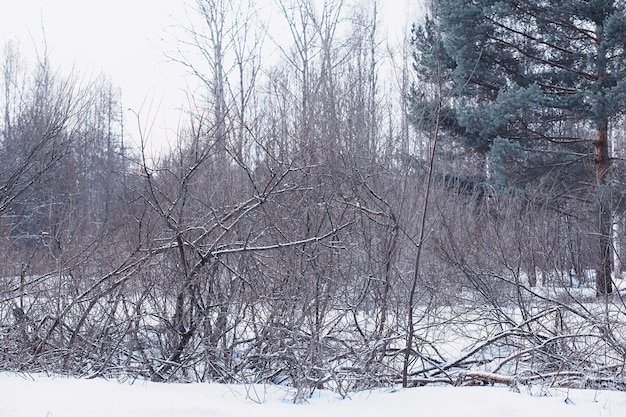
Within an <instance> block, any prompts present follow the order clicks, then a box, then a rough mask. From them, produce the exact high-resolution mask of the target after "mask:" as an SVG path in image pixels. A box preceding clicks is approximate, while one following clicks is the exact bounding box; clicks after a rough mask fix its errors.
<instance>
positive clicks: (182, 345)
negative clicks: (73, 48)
mask: <svg viewBox="0 0 626 417" xmlns="http://www.w3.org/2000/svg"><path fill="white" fill-rule="evenodd" d="M562 3H563V2H561V1H556V0H546V1H534V0H522V1H508V0H502V1H486V0H476V1H466V0H432V2H430V3H426V2H425V3H424V4H423V16H424V17H422V18H420V17H419V16H416V17H415V19H414V20H415V21H416V23H415V24H414V25H413V27H412V29H409V30H408V31H407V33H406V41H405V42H404V43H402V44H400V45H399V46H398V47H394V48H391V47H390V46H389V42H388V41H387V39H385V37H384V36H383V33H382V31H381V29H380V25H379V22H380V16H379V10H378V7H377V4H376V2H358V1H355V2H351V1H349V0H324V1H315V0H291V1H277V2H276V5H277V7H278V10H279V16H280V18H281V19H282V23H283V24H285V27H286V28H287V30H286V32H285V33H286V34H287V35H285V39H284V40H283V41H282V43H280V42H278V41H277V40H276V39H269V38H268V36H267V33H268V28H267V27H265V26H264V25H263V24H262V22H260V21H258V20H257V18H256V16H257V11H256V10H255V2H253V1H249V0H237V1H234V2H230V1H225V0H196V1H195V4H194V8H193V12H192V13H194V14H195V16H196V17H197V19H196V20H193V22H194V23H193V24H190V25H189V27H186V28H184V30H182V32H181V33H182V35H181V39H180V47H179V48H178V49H177V50H176V51H175V52H172V53H171V54H170V56H169V58H170V59H173V60H175V61H177V62H178V63H179V64H180V65H181V66H183V67H186V68H187V70H188V71H189V73H190V74H193V75H194V76H195V79H196V80H197V81H198V83H199V85H200V86H201V87H200V88H198V89H197V90H196V91H194V92H193V94H190V97H192V99H190V101H189V106H188V108H187V109H185V111H184V117H183V118H182V120H184V123H181V127H180V129H179V131H178V132H177V134H176V141H175V144H174V145H171V146H170V147H169V148H168V149H167V150H166V151H164V152H162V153H161V154H160V155H159V156H158V157H154V156H153V155H149V154H148V153H147V152H146V147H145V146H144V144H145V143H146V141H147V140H148V136H149V135H151V134H154V132H152V131H151V130H150V129H149V128H148V127H147V126H144V125H142V117H141V115H140V114H137V113H133V112H131V113H129V112H127V111H125V110H124V109H123V105H122V103H121V99H120V93H119V92H118V90H117V89H116V88H115V87H114V86H112V85H111V83H110V82H109V81H107V79H106V78H105V77H100V78H96V79H92V80H85V78H83V77H81V76H79V75H77V74H75V73H68V74H64V73H62V72H61V71H57V70H56V69H55V66H54V63H53V62H51V60H49V58H48V56H46V55H45V54H42V55H39V56H38V59H36V60H34V61H30V60H27V59H25V58H24V57H23V56H22V55H21V54H20V51H19V50H18V48H16V47H15V45H13V44H11V43H9V44H7V45H5V48H4V53H3V58H2V60H3V65H2V71H3V78H2V81H1V82H0V84H1V85H2V93H3V94H2V96H1V97H2V99H1V100H2V104H3V108H2V109H3V110H4V111H3V112H2V116H1V120H2V121H1V126H0V127H1V132H2V136H1V138H0V247H1V250H0V256H1V257H2V259H1V260H0V369H1V370H3V371H13V372H26V373H35V372H43V373H50V374H63V375H72V376H78V377H83V378H95V377H106V378H114V379H115V378H117V379H147V380H151V381H156V382H205V381H210V382H223V383H231V384H237V383H245V384H256V383H269V384H283V385H288V386H290V387H293V388H294V393H295V394H294V395H295V398H294V400H295V401H301V400H306V399H307V398H309V397H310V396H311V395H312V394H313V393H314V392H315V391H316V390H317V389H322V388H323V389H329V390H332V391H334V392H336V393H338V394H340V395H342V396H348V395H349V394H350V393H354V392H356V391H360V390H364V389H370V388H377V387H389V386H398V385H399V386H403V387H413V386H421V385H428V384H445V385H455V386H458V385H474V384H494V383H496V384H505V385H509V386H511V387H513V388H517V387H518V386H520V385H535V384H550V385H552V386H558V387H573V388H594V389H599V388H608V389H615V390H626V375H625V370H624V367H625V365H626V326H625V325H626V320H625V314H626V303H625V300H624V295H625V294H626V292H624V290H625V289H626V284H624V283H623V278H622V276H623V275H622V256H624V255H625V254H626V234H625V231H626V217H625V216H624V213H625V210H624V209H625V208H626V203H625V201H624V191H625V185H624V183H623V178H624V173H625V166H624V157H625V155H626V140H625V139H626V135H625V133H624V129H625V127H626V126H625V124H626V123H625V122H626V119H625V118H624V117H622V116H624V109H625V108H626V106H625V105H626V56H625V52H626V3H625V2H624V1H609V0H588V1H583V0H576V1H571V2H565V3H567V4H562ZM275 18H276V17H275ZM183 37H184V38H183ZM270 44H271V47H272V48H273V49H275V50H276V51H278V53H277V55H278V56H279V58H278V59H274V60H272V62H271V63H268V62H266V61H265V60H264V58H263V57H264V52H265V51H266V48H268V47H269V46H268V45H270ZM128 123H138V124H139V128H140V131H141V132H142V133H141V135H142V136H141V138H140V139H141V143H140V146H137V147H133V146H130V145H129V144H128V143H125V141H124V135H123V133H122V132H123V131H124V124H128Z"/></svg>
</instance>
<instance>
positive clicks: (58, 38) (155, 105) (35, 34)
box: [0, 0, 419, 141]
mask: <svg viewBox="0 0 626 417" xmlns="http://www.w3.org/2000/svg"><path fill="white" fill-rule="evenodd" d="M0 1H1V3H2V5H0V47H2V46H3V45H4V44H5V42H6V41H7V40H9V39H17V40H18V41H19V45H20V50H21V51H22V52H23V53H24V54H25V55H26V56H29V54H31V53H32V51H33V48H34V47H38V48H41V47H42V39H43V37H44V36H43V33H44V31H45V39H46V41H47V44H48V51H49V53H50V56H51V62H52V64H53V65H54V66H62V67H67V68H68V70H69V69H70V68H72V67H73V68H74V69H75V70H77V71H78V72H79V73H80V74H82V75H86V76H91V75H93V76H96V75H99V74H100V73H103V74H105V75H108V76H109V77H110V78H111V80H112V82H113V84H114V85H116V86H119V87H120V88H121V91H122V100H123V105H124V107H125V108H132V109H133V110H134V111H135V112H137V113H139V114H140V117H141V119H142V123H143V124H144V125H150V124H151V123H153V124H154V127H153V129H152V131H151V135H152V136H158V135H163V134H164V132H165V130H164V128H165V127H167V128H168V130H169V132H173V131H175V130H176V129H177V124H178V122H179V120H178V118H179V116H178V112H177V111H176V110H174V109H177V108H179V107H180V106H182V105H184V104H185V100H186V99H185V93H184V90H185V88H186V80H185V72H184V70H183V68H182V66H180V64H175V63H172V62H169V61H168V59H167V58H166V56H165V52H166V51H168V49H169V50H170V51H171V50H173V45H174V43H175V42H176V40H175V39H174V33H176V32H177V31H178V33H180V26H181V25H182V24H186V23H187V22H188V21H189V17H188V16H187V14H186V13H187V11H188V10H189V7H188V6H189V4H193V3H194V2H195V0H0ZM363 1H367V0H363ZM263 2H269V3H270V4H271V3H272V0H263ZM381 3H382V10H383V18H384V19H385V20H387V21H389V22H392V23H391V24H390V28H391V29H390V30H391V33H390V38H394V37H395V38H399V37H400V36H402V33H403V30H404V28H406V27H407V25H408V22H411V21H412V20H413V16H415V14H416V13H415V11H416V9H417V8H418V7H419V6H417V3H419V1H417V0H412V1H411V0H382V1H381ZM409 10H411V11H409ZM407 18H408V19H407ZM396 40H397V39H390V41H396ZM125 117H126V126H127V134H128V135H129V136H130V139H131V140H133V139H135V140H136V139H138V138H137V136H138V133H137V131H136V129H135V126H134V125H135V122H136V120H132V117H134V116H133V115H132V113H128V114H126V115H125ZM161 139H162V138H161ZM161 139H159V138H150V140H153V141H154V140H156V141H158V140H161Z"/></svg>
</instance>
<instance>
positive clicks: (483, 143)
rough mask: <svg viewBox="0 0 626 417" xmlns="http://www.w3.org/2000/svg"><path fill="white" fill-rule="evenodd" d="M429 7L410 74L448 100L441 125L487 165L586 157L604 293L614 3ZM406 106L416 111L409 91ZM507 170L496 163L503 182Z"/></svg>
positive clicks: (621, 31) (463, 0) (618, 33)
mask: <svg viewBox="0 0 626 417" xmlns="http://www.w3.org/2000/svg"><path fill="white" fill-rule="evenodd" d="M432 10H433V12H432V16H431V17H429V18H427V19H426V21H425V23H424V24H423V25H421V26H420V27H417V28H416V29H415V30H414V41H413V43H414V46H415V61H416V70H417V72H418V77H420V79H421V80H422V81H424V82H434V81H437V82H439V83H443V85H444V87H445V89H446V91H447V93H448V95H449V96H450V97H451V99H450V100H449V101H448V107H449V108H448V109H447V110H446V112H445V114H446V116H447V117H448V120H447V121H446V123H445V124H444V125H443V126H444V127H448V128H449V129H450V130H454V132H456V133H457V134H458V135H461V136H462V137H463V138H464V139H465V141H466V143H468V144H470V145H473V146H474V147H476V149H478V150H481V151H483V152H485V153H487V152H488V151H489V150H491V156H492V157H494V158H493V160H492V163H496V164H497V163H498V161H500V162H502V161H508V162H510V161H511V159H512V158H511V156H512V157H513V159H515V158H517V157H519V156H520V155H522V150H524V151H526V152H528V151H529V150H531V151H532V150H538V149H540V150H541V151H542V155H543V156H542V157H541V158H543V159H542V161H541V162H542V163H543V164H548V165H552V166H553V164H554V163H555V162H559V161H560V162H561V163H574V162H576V161H581V160H582V159H584V158H585V157H586V159H587V160H589V159H591V160H593V166H594V174H595V175H594V174H592V175H593V176H594V177H595V178H594V181H592V182H593V183H595V194H596V196H597V202H596V203H597V209H598V219H599V221H598V225H597V227H598V229H597V232H598V235H599V236H600V244H599V250H598V253H597V254H596V256H595V257H596V258H597V268H596V269H597V274H596V293H597V294H598V295H604V294H608V293H610V292H611V291H612V284H611V241H610V236H611V222H612V217H611V210H610V202H609V201H608V197H607V195H608V193H607V192H606V188H607V186H608V174H609V168H610V165H611V161H610V158H609V134H608V131H609V129H608V127H609V122H610V121H611V120H612V119H613V118H616V117H618V116H619V114H620V112H621V111H622V109H623V105H624V102H625V101H626V61H625V57H624V48H625V45H626V10H625V5H624V2H623V1H616V0H573V1H562V0H541V1H539V0H501V1H497V0H433V9H432ZM435 77H437V80H435ZM413 102H414V105H416V106H422V105H424V103H423V101H422V102H420V100H419V96H418V95H414V100H413ZM573 125H576V126H582V128H581V129H571V128H569V127H571V126H573ZM509 152H513V154H511V153H509ZM530 155H531V154H527V156H526V157H525V161H526V162H527V163H530V162H532V161H531V156H530ZM538 155H539V154H535V158H539V156H538ZM507 156H509V157H507ZM541 158H540V159H541ZM531 165H532V163H531ZM508 168H510V167H509V166H500V167H499V169H500V172H501V173H504V174H503V175H505V176H506V172H507V169H508ZM495 171H498V170H497V169H496V170H495ZM497 173H498V172H495V174H497ZM509 174H511V173H509ZM496 176H497V175H496ZM569 177H570V178H572V177H573V178H575V179H576V180H580V178H578V177H576V176H571V175H570V176H569ZM496 180H498V181H500V182H502V183H505V182H507V181H510V178H502V177H501V178H499V179H498V178H496Z"/></svg>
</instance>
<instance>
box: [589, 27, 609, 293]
mask: <svg viewBox="0 0 626 417" xmlns="http://www.w3.org/2000/svg"><path fill="white" fill-rule="evenodd" d="M596 39H597V42H598V45H597V51H598V54H597V57H596V71H597V72H596V76H597V79H596V82H597V84H598V86H599V90H602V84H603V83H604V79H605V78H606V76H607V64H606V63H607V56H606V50H605V49H604V48H603V47H602V45H601V44H600V42H601V41H602V40H603V39H604V25H603V24H600V23H597V24H596ZM596 94H598V97H596V99H597V100H600V101H601V102H602V101H603V100H605V97H604V95H603V94H599V93H596ZM598 107H599V108H602V107H604V106H602V105H600V106H598ZM608 130H609V118H608V115H607V114H606V113H605V112H603V111H602V110H600V111H599V114H597V115H596V140H595V141H594V142H593V146H594V147H595V152H596V155H595V170H596V193H597V203H598V233H599V240H600V243H599V247H598V250H599V253H598V259H597V262H598V265H597V266H596V296H598V297H600V296H604V295H608V294H610V293H611V292H612V291H613V285H612V281H611V265H612V262H611V256H612V251H611V234H612V230H613V216H612V214H611V204H610V203H611V200H610V193H609V192H608V189H607V187H606V185H607V176H608V172H609V168H610V164H611V159H610V158H609V135H608Z"/></svg>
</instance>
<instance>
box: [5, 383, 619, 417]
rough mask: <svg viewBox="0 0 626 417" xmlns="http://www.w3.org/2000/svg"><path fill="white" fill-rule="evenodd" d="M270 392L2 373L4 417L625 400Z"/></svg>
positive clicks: (440, 390) (585, 413)
mask: <svg viewBox="0 0 626 417" xmlns="http://www.w3.org/2000/svg"><path fill="white" fill-rule="evenodd" d="M292 394H293V393H291V392H289V391H288V390H287V389H285V388H280V387H275V386H261V385H255V386H244V385H219V384H184V385H183V384H156V383H149V382H140V381H135V383H134V384H132V385H131V384H128V383H119V382H115V381H105V380H77V379H72V378H62V377H56V378H50V377H44V376H25V375H15V374H6V373H5V374H0V416H3V417H79V416H80V417H102V416H107V417H109V416H110V417H113V416H115V417H130V416H133V417H147V416H150V417H165V416H167V417H176V416H180V417H183V416H184V417H196V416H203V417H222V416H230V417H234V416H254V417H266V416H267V417H270V416H271V417H282V416H298V417H309V416H311V417H312V416H316V417H319V416H321V417H335V416H337V417H339V416H341V417H350V416H356V417H368V416H376V417H383V416H393V415H411V416H436V417H452V416H454V417H459V416H462V417H522V416H523V417H526V416H527V417H542V416H550V417H624V416H626V393H624V392H615V391H581V390H569V391H568V390H563V389H552V388H545V387H544V388H539V387H535V388H533V392H532V393H530V392H528V390H526V389H523V391H522V392H521V393H515V392H511V391H510V390H509V389H508V388H506V387H462V388H452V387H423V388H413V389H407V390H395V391H392V390H384V391H368V392H363V393H359V394H354V395H352V396H351V397H350V398H348V399H341V398H340V397H338V396H337V395H335V394H332V393H328V392H320V393H318V395H316V396H315V398H312V399H310V400H309V401H308V403H306V404H292V403H291V402H290V400H289V399H290V398H293V395H292Z"/></svg>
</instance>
